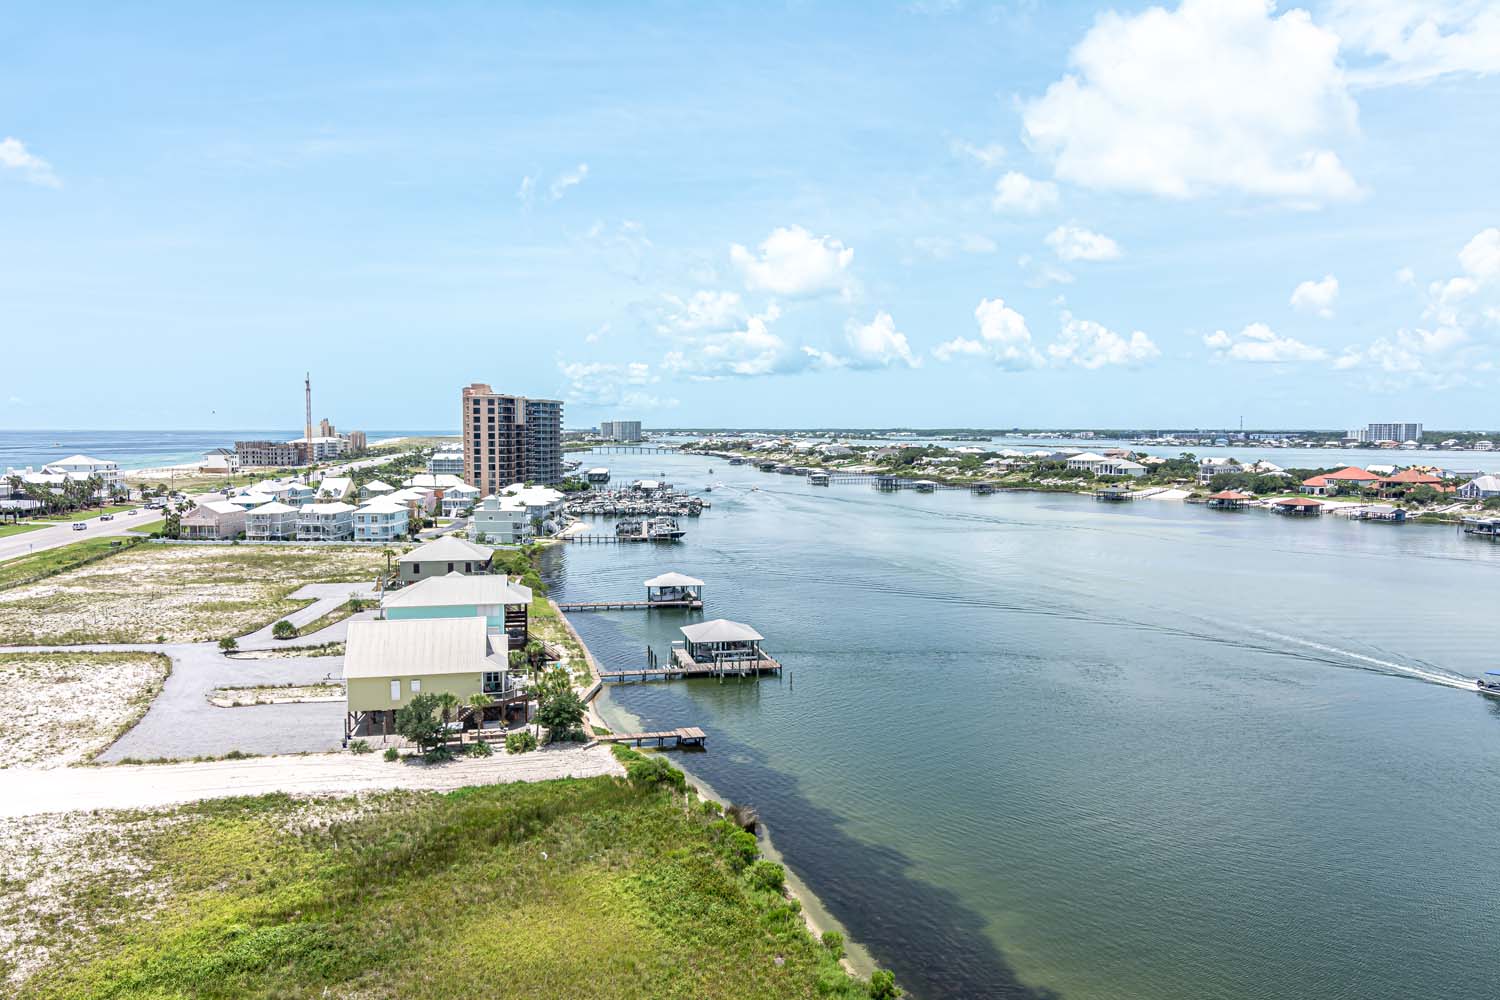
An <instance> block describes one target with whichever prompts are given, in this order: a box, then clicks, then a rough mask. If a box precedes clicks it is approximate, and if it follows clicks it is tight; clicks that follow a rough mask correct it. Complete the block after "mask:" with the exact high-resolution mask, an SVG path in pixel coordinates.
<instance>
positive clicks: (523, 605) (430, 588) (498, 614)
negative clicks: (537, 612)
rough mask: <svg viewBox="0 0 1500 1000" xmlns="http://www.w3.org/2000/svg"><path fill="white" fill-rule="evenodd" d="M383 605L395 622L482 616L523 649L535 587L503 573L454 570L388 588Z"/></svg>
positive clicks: (496, 630) (514, 644) (497, 630)
mask: <svg viewBox="0 0 1500 1000" xmlns="http://www.w3.org/2000/svg"><path fill="white" fill-rule="evenodd" d="M380 604H381V608H382V609H383V610H384V614H385V617H386V618H388V619H390V620H392V621H401V620H405V619H413V618H474V617H478V618H482V619H484V622H485V627H486V628H487V629H489V631H491V632H493V633H497V634H498V633H500V632H504V633H505V634H506V635H507V636H509V637H510V648H511V649H520V648H521V647H522V646H524V645H526V640H527V631H526V625H527V609H528V608H529V607H530V605H531V588H530V587H523V586H521V585H520V584H519V583H512V582H511V581H510V580H509V579H507V578H506V577H505V576H504V575H503V574H500V573H485V574H480V575H465V574H463V573H459V572H457V571H454V572H452V573H449V574H447V575H446V576H433V577H429V578H427V579H426V580H421V581H419V582H417V583H413V584H411V585H410V586H408V587H402V588H401V589H400V590H391V591H387V592H386V595H385V598H384V599H383V600H382V601H381V602H380Z"/></svg>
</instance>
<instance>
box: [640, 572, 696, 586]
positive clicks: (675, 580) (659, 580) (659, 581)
mask: <svg viewBox="0 0 1500 1000" xmlns="http://www.w3.org/2000/svg"><path fill="white" fill-rule="evenodd" d="M646 586H648V587H701V586H703V581H702V580H695V579H694V578H693V577H690V576H687V575H686V574H683V573H663V574H662V575H661V576H653V577H652V578H651V579H649V580H647V581H646Z"/></svg>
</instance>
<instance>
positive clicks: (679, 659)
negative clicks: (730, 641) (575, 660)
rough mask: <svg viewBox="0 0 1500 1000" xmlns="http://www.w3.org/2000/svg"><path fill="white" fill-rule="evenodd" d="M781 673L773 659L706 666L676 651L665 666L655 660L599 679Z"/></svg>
mask: <svg viewBox="0 0 1500 1000" xmlns="http://www.w3.org/2000/svg"><path fill="white" fill-rule="evenodd" d="M780 671H781V664H780V663H779V662H777V661H776V660H773V659H772V658H771V657H769V656H765V655H762V656H761V658H760V659H758V660H719V661H717V662H704V661H701V660H695V659H693V658H692V657H690V656H688V655H687V653H686V652H684V651H683V650H681V649H674V650H673V651H672V660H671V662H670V663H668V664H667V665H665V666H663V665H661V664H660V663H658V662H657V661H656V660H655V659H654V658H653V660H652V661H651V662H650V663H648V664H647V665H646V666H644V667H635V668H633V669H630V670H601V671H599V679H600V680H601V681H632V680H637V679H639V680H642V681H651V680H658V681H669V680H675V679H677V678H690V677H751V676H759V675H760V674H775V673H779V672H780Z"/></svg>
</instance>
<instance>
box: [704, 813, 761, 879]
mask: <svg viewBox="0 0 1500 1000" xmlns="http://www.w3.org/2000/svg"><path fill="white" fill-rule="evenodd" d="M713 825H714V827H715V833H717V834H719V835H720V838H721V839H720V840H719V848H720V849H721V850H722V851H723V852H724V856H725V858H727V859H728V861H729V867H730V868H733V869H734V870H735V872H736V873H738V872H742V871H744V870H745V869H746V868H748V867H750V864H751V863H752V862H753V861H754V860H755V859H756V858H758V857H760V844H759V843H757V842H756V839H755V834H753V833H746V832H745V831H744V830H741V829H740V828H739V827H737V826H735V825H734V824H733V823H728V822H725V821H724V820H719V821H718V822H717V823H715V824H713Z"/></svg>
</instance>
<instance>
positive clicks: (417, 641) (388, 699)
mask: <svg viewBox="0 0 1500 1000" xmlns="http://www.w3.org/2000/svg"><path fill="white" fill-rule="evenodd" d="M506 660H507V649H506V644H504V643H499V642H495V641H492V640H491V637H490V632H489V629H488V627H487V625H486V623H485V620H484V619H483V618H482V617H479V616H477V615H475V616H473V617H469V618H434V619H413V620H405V621H400V620H398V621H389V620H387V621H357V622H350V623H349V637H348V640H347V642H346V644H345V648H344V692H345V693H344V699H345V713H346V714H345V719H344V737H345V738H346V739H347V738H348V737H350V736H355V735H381V734H387V735H388V734H390V733H393V732H395V722H396V711H397V710H398V709H400V708H401V707H402V706H403V705H405V704H406V703H407V702H409V701H411V699H412V698H413V697H415V696H416V695H419V694H442V693H443V692H447V693H449V694H452V695H454V696H455V697H456V698H458V699H459V700H460V701H461V702H464V703H466V704H467V703H468V701H469V699H470V698H471V697H472V696H474V695H476V694H481V693H482V694H486V695H489V696H490V697H491V698H494V699H497V700H504V699H506V698H508V697H509V696H510V695H512V693H513V692H512V689H511V686H510V681H509V676H508V674H507V673H506V671H507V668H508V663H507V662H506Z"/></svg>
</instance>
